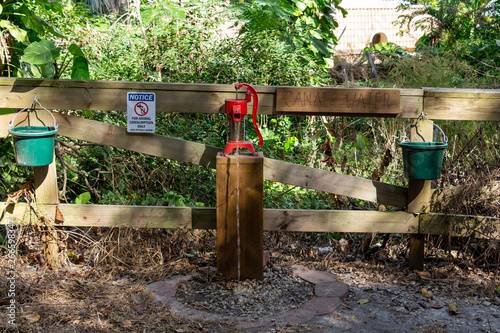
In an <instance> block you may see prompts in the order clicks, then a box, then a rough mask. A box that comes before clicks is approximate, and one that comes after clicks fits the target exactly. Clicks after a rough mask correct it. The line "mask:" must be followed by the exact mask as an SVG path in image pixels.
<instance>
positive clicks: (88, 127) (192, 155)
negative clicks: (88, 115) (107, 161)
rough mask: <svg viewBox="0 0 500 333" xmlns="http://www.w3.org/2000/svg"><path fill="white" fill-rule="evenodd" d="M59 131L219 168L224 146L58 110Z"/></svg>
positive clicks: (63, 134) (80, 137) (97, 142)
mask: <svg viewBox="0 0 500 333" xmlns="http://www.w3.org/2000/svg"><path fill="white" fill-rule="evenodd" d="M56 119H57V121H58V122H59V133H58V135H62V136H67V137H70V138H75V139H79V140H84V141H88V142H92V143H96V144H99V145H103V146H111V147H116V148H122V149H127V150H131V151H135V152H139V153H143V154H148V155H153V156H158V157H163V158H168V159H173V160H176V161H181V162H186V163H191V164H195V165H201V166H205V167H208V168H212V169H213V168H215V157H216V155H217V153H218V152H221V151H222V148H217V147H213V146H208V145H204V144H201V143H195V142H191V141H186V140H182V139H176V138H170V137H166V136H162V135H158V134H130V133H127V129H126V128H125V127H120V126H115V125H111V124H105V123H101V122H99V121H94V120H88V119H84V118H81V117H73V116H68V115H63V114H56Z"/></svg>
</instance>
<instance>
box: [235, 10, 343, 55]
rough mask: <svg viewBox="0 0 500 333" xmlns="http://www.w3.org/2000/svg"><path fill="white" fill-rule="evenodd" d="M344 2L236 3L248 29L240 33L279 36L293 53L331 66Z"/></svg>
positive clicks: (239, 15)
mask: <svg viewBox="0 0 500 333" xmlns="http://www.w3.org/2000/svg"><path fill="white" fill-rule="evenodd" d="M340 2H341V1H340V0H280V1H272V0H249V1H238V2H236V1H233V3H234V6H235V8H236V9H237V13H238V18H239V19H240V20H242V21H243V23H244V25H243V27H242V29H241V30H240V33H241V34H243V35H245V36H247V37H248V36H252V35H253V34H255V33H259V32H272V33H278V36H279V39H280V40H282V41H284V42H285V43H286V45H287V46H288V47H290V51H291V52H293V53H298V54H302V55H304V56H306V57H308V58H310V59H311V60H314V61H316V62H318V63H320V64H321V65H327V64H328V63H330V64H331V62H328V61H327V59H330V58H331V55H332V53H333V46H334V45H336V44H337V38H336V36H335V35H334V34H333V30H334V29H335V28H336V27H337V26H338V23H337V22H336V21H335V20H334V18H333V17H334V15H335V11H336V10H340V11H341V12H342V13H343V15H344V16H345V15H346V14H347V12H346V11H345V10H344V9H343V8H342V7H340Z"/></svg>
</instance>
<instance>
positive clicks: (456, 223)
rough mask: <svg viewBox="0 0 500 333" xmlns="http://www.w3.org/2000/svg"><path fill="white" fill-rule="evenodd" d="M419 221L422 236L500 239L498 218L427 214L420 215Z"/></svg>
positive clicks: (499, 219)
mask: <svg viewBox="0 0 500 333" xmlns="http://www.w3.org/2000/svg"><path fill="white" fill-rule="evenodd" d="M419 219H420V226H419V232H420V233H422V234H432V235H448V234H449V235H451V236H459V237H475V238H493V239H499V237H500V218H495V217H484V216H471V215H447V214H441V213H427V214H420V215H419Z"/></svg>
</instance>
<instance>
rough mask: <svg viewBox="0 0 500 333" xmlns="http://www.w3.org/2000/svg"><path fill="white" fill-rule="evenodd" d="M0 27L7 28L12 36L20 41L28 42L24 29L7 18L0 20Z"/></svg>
mask: <svg viewBox="0 0 500 333" xmlns="http://www.w3.org/2000/svg"><path fill="white" fill-rule="evenodd" d="M0 28H4V29H7V30H8V31H9V33H10V34H11V35H12V37H14V38H15V39H16V40H18V41H20V42H21V43H26V42H28V33H27V32H26V30H23V29H21V28H19V27H18V26H17V25H14V24H12V23H11V22H9V21H7V20H0Z"/></svg>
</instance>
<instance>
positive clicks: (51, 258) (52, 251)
mask: <svg viewBox="0 0 500 333" xmlns="http://www.w3.org/2000/svg"><path fill="white" fill-rule="evenodd" d="M37 117H38V118H39V119H40V120H42V121H43V122H44V124H45V125H47V126H52V125H53V119H52V117H51V116H50V115H49V114H48V113H47V111H45V110H38V111H37ZM32 124H33V123H32ZM36 125H38V124H36ZM33 169H34V173H35V182H34V183H35V197H36V203H37V205H39V207H43V205H44V204H58V203H59V190H58V187H57V171H56V163H55V154H54V159H53V160H52V163H51V164H49V165H44V166H39V167H34V168H33ZM41 212H42V213H43V214H48V212H47V211H46V210H45V209H42V210H41ZM52 213H53V211H51V213H50V214H52ZM49 217H50V218H52V219H53V220H54V221H55V214H54V216H49ZM42 230H43V235H42V241H43V250H44V254H45V257H46V258H47V260H48V262H49V265H50V266H51V267H52V268H54V269H57V268H60V267H61V264H60V261H59V246H58V244H57V240H58V236H57V230H56V229H55V228H54V226H45V227H42Z"/></svg>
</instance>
